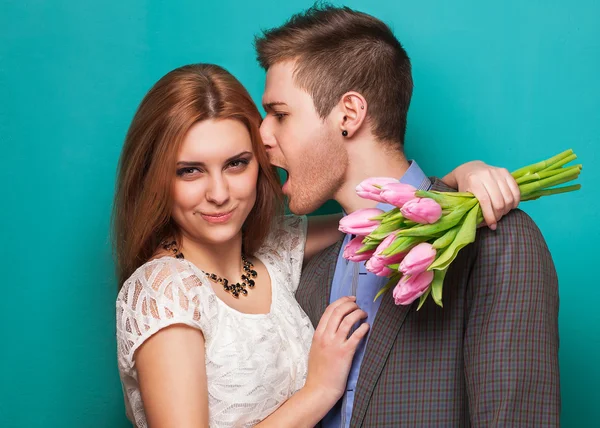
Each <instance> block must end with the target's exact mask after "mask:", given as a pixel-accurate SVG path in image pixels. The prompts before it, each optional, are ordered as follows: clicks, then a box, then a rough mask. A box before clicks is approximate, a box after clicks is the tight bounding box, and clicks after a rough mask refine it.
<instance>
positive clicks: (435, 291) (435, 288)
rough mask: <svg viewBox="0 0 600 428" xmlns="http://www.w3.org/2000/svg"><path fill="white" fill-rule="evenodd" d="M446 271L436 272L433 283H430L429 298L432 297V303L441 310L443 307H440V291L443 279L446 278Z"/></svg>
mask: <svg viewBox="0 0 600 428" xmlns="http://www.w3.org/2000/svg"><path fill="white" fill-rule="evenodd" d="M447 271H448V269H447V268H446V269H443V270H436V271H435V273H434V274H433V282H432V283H431V287H430V288H431V297H433V301H434V302H435V303H436V304H437V305H438V306H439V307H441V308H443V307H444V305H442V289H443V287H444V278H445V277H446V272H447Z"/></svg>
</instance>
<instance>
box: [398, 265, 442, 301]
mask: <svg viewBox="0 0 600 428" xmlns="http://www.w3.org/2000/svg"><path fill="white" fill-rule="evenodd" d="M433 276H434V274H433V272H431V271H425V272H423V273H420V274H419V275H412V276H403V277H402V278H401V279H400V282H398V285H396V287H395V288H394V291H393V293H392V296H393V297H394V302H395V303H396V305H410V304H411V303H412V302H414V301H415V300H417V299H418V298H419V297H421V295H422V294H423V293H425V291H427V288H428V287H429V285H430V284H431V282H432V281H433Z"/></svg>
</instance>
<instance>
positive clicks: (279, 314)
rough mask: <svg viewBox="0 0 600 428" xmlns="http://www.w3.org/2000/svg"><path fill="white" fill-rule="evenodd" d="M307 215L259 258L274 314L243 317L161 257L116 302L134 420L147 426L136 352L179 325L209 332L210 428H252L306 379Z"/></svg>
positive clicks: (121, 361)
mask: <svg viewBox="0 0 600 428" xmlns="http://www.w3.org/2000/svg"><path fill="white" fill-rule="evenodd" d="M306 224H307V221H306V217H294V216H286V217H284V218H283V220H282V221H281V223H280V224H279V225H278V226H277V227H275V228H274V230H272V231H271V233H270V235H269V237H268V238H267V240H266V241H265V244H264V245H263V246H262V248H261V249H260V250H259V251H258V252H257V253H256V254H255V256H256V257H257V258H259V259H260V260H261V261H262V262H263V263H264V264H265V266H266V268H267V270H268V272H269V275H270V277H271V287H272V303H271V308H270V312H269V313H268V314H244V313H241V312H238V311H237V310H235V309H233V308H231V307H230V306H228V305H226V304H225V303H224V302H223V301H221V300H220V299H219V298H217V296H216V295H215V294H214V292H213V290H212V288H211V283H210V282H209V281H208V280H207V279H206V278H205V276H204V275H203V274H202V272H201V271H199V270H198V268H197V267H195V266H194V265H193V264H192V263H190V262H188V261H186V260H184V259H176V258H173V257H168V256H167V257H162V258H159V259H155V260H153V261H150V262H148V263H146V264H144V265H143V266H141V267H140V268H139V269H138V270H137V271H136V272H135V273H134V274H133V275H132V276H131V277H130V278H129V279H128V280H127V281H126V282H125V284H124V285H123V287H122V289H121V291H120V292H119V295H118V297H117V353H118V365H119V373H120V376H121V382H122V385H123V393H124V397H125V407H126V410H127V416H128V417H129V419H130V420H132V421H133V422H134V423H135V425H136V426H138V427H146V426H147V424H146V418H145V414H144V407H143V403H142V400H141V396H140V390H139V384H138V378H137V372H136V368H135V361H134V358H133V354H134V352H135V350H136V349H137V348H138V347H139V346H140V345H141V344H142V343H143V342H144V341H145V340H146V339H148V338H149V337H150V336H152V335H153V334H154V333H156V332H157V331H159V330H160V329H162V328H165V327H167V326H170V325H173V324H186V325H189V326H192V327H195V328H198V329H200V330H202V333H203V335H204V338H205V344H206V374H207V377H208V400H209V403H208V408H209V421H210V426H211V427H250V426H253V425H255V424H256V423H258V422H260V421H261V420H263V419H265V418H266V417H267V416H268V415H270V414H271V413H273V411H275V409H277V408H278V407H279V406H280V405H281V404H283V403H284V402H285V401H286V400H287V399H288V398H289V397H290V396H291V395H292V394H294V392H296V391H297V390H298V389H300V388H301V387H302V386H303V385H304V382H305V380H306V373H307V361H308V352H309V350H310V345H311V340H312V335H313V327H312V325H311V323H310V321H309V319H308V317H307V316H306V314H305V313H304V312H303V311H302V309H301V308H300V306H299V305H298V303H297V302H296V300H295V299H294V292H295V291H296V288H297V287H298V282H299V280H300V271H301V268H302V259H303V256H304V244H305V241H306Z"/></svg>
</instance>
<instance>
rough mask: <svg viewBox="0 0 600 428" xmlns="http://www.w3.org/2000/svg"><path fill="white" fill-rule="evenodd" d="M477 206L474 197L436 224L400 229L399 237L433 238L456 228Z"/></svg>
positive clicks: (477, 203)
mask: <svg viewBox="0 0 600 428" xmlns="http://www.w3.org/2000/svg"><path fill="white" fill-rule="evenodd" d="M475 205H477V206H478V205H479V201H478V200H477V199H476V198H475V197H474V196H473V197H471V198H470V199H468V200H467V201H466V202H465V203H463V204H461V205H459V206H458V207H456V208H455V209H454V210H452V212H451V213H450V214H448V215H446V216H442V218H440V219H439V220H438V221H436V222H435V223H433V224H425V225H421V226H415V227H411V228H407V229H400V230H399V231H398V233H397V235H398V236H424V237H431V236H433V235H436V234H438V233H440V232H444V231H445V230H448V229H451V228H452V227H454V226H456V225H457V224H458V223H459V222H460V221H461V220H462V218H463V217H464V216H465V214H466V213H467V212H469V211H470V210H471V209H472V208H473V207H474V206H475Z"/></svg>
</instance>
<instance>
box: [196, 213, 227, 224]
mask: <svg viewBox="0 0 600 428" xmlns="http://www.w3.org/2000/svg"><path fill="white" fill-rule="evenodd" d="M200 215H201V216H202V218H203V219H204V220H206V221H207V222H209V223H225V222H227V221H229V219H230V218H231V216H233V210H231V211H229V212H225V213H215V214H204V213H200Z"/></svg>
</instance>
